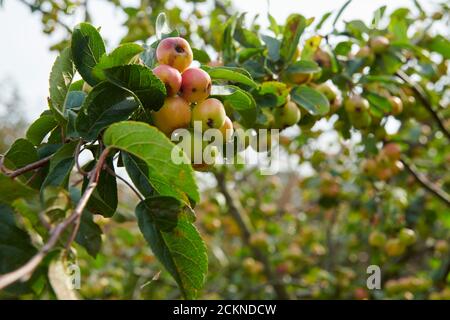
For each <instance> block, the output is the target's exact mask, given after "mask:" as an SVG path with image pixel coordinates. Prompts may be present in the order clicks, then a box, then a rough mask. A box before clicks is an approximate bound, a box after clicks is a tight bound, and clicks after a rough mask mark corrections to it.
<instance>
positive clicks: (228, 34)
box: [221, 16, 236, 63]
mask: <svg viewBox="0 0 450 320" xmlns="http://www.w3.org/2000/svg"><path fill="white" fill-rule="evenodd" d="M235 27H236V16H232V17H230V18H229V19H228V21H227V22H226V24H225V29H224V31H223V35H222V50H221V51H222V57H223V60H224V62H225V63H229V62H231V61H233V60H234V57H235V56H236V49H235V48H234V45H233V34H234V29H235Z"/></svg>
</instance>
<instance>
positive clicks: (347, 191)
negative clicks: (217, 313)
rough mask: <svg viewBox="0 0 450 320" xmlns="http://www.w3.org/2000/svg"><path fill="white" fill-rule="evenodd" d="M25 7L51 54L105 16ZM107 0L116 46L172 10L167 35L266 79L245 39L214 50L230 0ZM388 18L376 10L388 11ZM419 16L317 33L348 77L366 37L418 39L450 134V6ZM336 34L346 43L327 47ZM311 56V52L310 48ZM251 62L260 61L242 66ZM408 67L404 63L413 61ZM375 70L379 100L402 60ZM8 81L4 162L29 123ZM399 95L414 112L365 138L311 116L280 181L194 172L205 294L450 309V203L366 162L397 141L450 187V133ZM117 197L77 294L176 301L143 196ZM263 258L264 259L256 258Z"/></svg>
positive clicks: (403, 92)
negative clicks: (126, 0)
mask: <svg viewBox="0 0 450 320" xmlns="http://www.w3.org/2000/svg"><path fill="white" fill-rule="evenodd" d="M19 1H21V2H22V3H23V4H24V5H26V6H28V7H30V9H31V11H32V12H34V13H35V14H38V15H40V16H41V18H42V28H43V29H42V30H43V32H45V33H48V34H52V33H54V32H59V34H61V39H60V41H58V42H57V43H55V44H54V45H53V46H52V48H51V49H52V50H60V49H61V48H63V47H65V46H66V45H67V40H66V39H68V38H69V32H70V29H71V28H72V26H70V25H67V21H68V20H70V17H71V16H73V15H82V16H83V17H84V20H86V21H90V20H91V17H92V15H95V14H101V13H98V12H90V11H89V0H84V1H70V0H19ZM104 1H108V2H110V3H111V5H113V6H116V7H117V8H118V9H119V10H123V11H124V12H125V13H126V15H127V20H126V21H125V23H124V26H123V28H124V29H125V30H126V35H125V36H124V37H123V38H122V39H121V42H133V41H139V42H147V41H148V39H149V38H152V37H155V32H156V30H155V20H156V17H157V15H158V14H159V13H160V12H165V13H166V15H167V17H168V20H169V21H170V25H171V26H172V27H173V28H176V29H178V30H179V31H180V33H181V34H182V35H183V37H185V38H187V39H188V40H189V41H190V42H191V44H192V45H193V47H195V48H203V49H205V50H206V51H207V52H208V53H210V54H211V56H212V57H214V59H216V57H217V59H218V60H221V61H220V62H221V63H222V62H225V63H226V64H229V65H233V64H235V63H242V65H244V67H246V68H247V69H248V70H249V71H250V72H251V73H252V75H253V76H254V77H255V78H256V79H259V80H264V79H265V80H268V79H267V78H266V77H267V75H266V73H265V71H263V73H262V74H261V73H258V72H259V71H261V70H262V69H263V68H264V67H266V66H262V65H260V64H258V63H259V58H260V57H259V56H258V53H256V54H254V55H250V53H249V50H247V51H245V48H244V47H245V46H242V43H243V39H242V37H241V38H236V33H234V36H235V39H234V40H232V42H233V43H234V45H233V46H235V47H234V51H233V52H236V53H237V57H231V58H230V57H228V56H224V55H222V56H218V55H217V54H216V52H224V51H226V48H227V47H226V46H229V45H230V44H229V43H225V44H224V41H225V40H224V39H226V37H224V36H223V35H224V32H225V31H226V30H225V29H226V28H227V27H228V26H229V24H227V23H226V22H227V21H228V19H229V18H230V17H231V16H233V14H235V13H236V12H235V10H234V8H233V4H232V2H231V1H220V0H215V1H210V0H203V1H202V0H195V1H178V2H177V3H182V5H181V6H180V5H176V4H174V3H172V2H168V1H164V0H141V1H140V2H139V5H137V6H134V7H128V6H124V5H123V4H122V2H121V1H120V0H111V1H110V0H104ZM416 5H417V3H416ZM181 8H182V9H181ZM385 9H386V8H384V9H380V10H381V11H382V12H383V13H384V11H385ZM381 11H380V12H381ZM416 11H417V12H418V15H417V16H416V18H414V19H413V18H412V16H410V14H409V10H408V9H405V8H403V9H398V10H396V11H394V12H389V13H390V20H389V21H390V22H389V23H388V25H387V27H386V28H385V29H379V30H378V29H376V27H375V24H374V25H373V26H371V28H372V29H371V31H368V30H367V29H368V27H367V26H366V25H365V24H364V23H362V22H361V21H359V20H355V21H349V22H346V24H345V29H344V30H334V31H333V32H334V34H330V35H329V38H328V37H327V35H325V34H321V31H320V23H319V22H320V17H318V18H317V20H316V21H315V26H318V28H316V30H315V31H314V32H315V33H316V34H321V35H322V36H324V38H325V40H326V42H327V45H325V46H323V50H329V48H330V47H331V46H329V45H328V40H330V41H335V43H333V45H332V47H333V48H334V52H333V54H334V55H335V57H337V59H338V58H339V57H341V58H342V57H346V59H347V60H345V59H344V61H345V62H344V67H343V68H344V69H343V70H349V69H352V70H353V69H358V66H355V65H352V61H354V59H352V58H354V56H352V55H351V54H352V52H354V50H352V47H353V46H354V45H358V46H360V47H362V46H363V44H364V42H365V41H367V37H366V35H367V34H368V33H371V34H373V33H375V34H376V33H379V34H385V33H388V34H390V35H391V37H393V38H394V39H395V37H397V39H395V40H406V41H409V40H408V39H400V38H399V37H405V35H407V36H408V37H410V38H411V39H412V40H411V42H408V43H409V44H410V45H414V47H415V48H420V49H421V50H420V52H417V53H416V55H415V56H414V57H413V56H411V57H410V58H411V61H413V64H411V66H410V69H409V71H410V73H416V74H419V75H420V77H418V79H419V81H420V84H421V85H423V86H424V87H425V88H427V89H428V92H429V97H430V100H431V101H432V102H433V104H434V105H437V104H438V103H439V104H440V105H441V106H442V108H441V109H440V110H439V112H442V118H443V119H444V125H446V126H447V128H448V125H449V119H450V117H449V113H450V111H449V108H448V103H449V96H448V85H449V78H448V71H447V65H448V55H449V51H448V28H447V30H444V29H442V28H440V29H439V28H437V29H438V30H436V27H435V26H436V24H437V25H438V26H445V25H446V26H448V23H449V20H448V19H449V16H448V7H447V5H445V4H443V5H441V6H437V7H436V10H435V11H434V12H425V11H424V10H422V9H421V7H420V5H417V7H416ZM380 12H378V14H380ZM247 18H248V17H247ZM267 19H269V21H270V30H271V32H272V34H273V35H275V36H276V35H277V33H279V32H280V30H281V28H282V24H284V22H276V21H274V19H273V18H272V17H270V16H269V17H267ZM247 20H248V21H250V23H247V26H246V29H245V30H246V32H244V35H245V36H244V42H245V40H249V39H250V40H249V41H251V39H252V36H251V35H249V33H248V32H250V33H251V34H256V33H257V32H258V31H259V30H260V29H261V28H260V26H259V25H258V23H257V22H256V20H252V19H247ZM241 22H242V21H241ZM279 23H281V25H280V24H279ZM374 23H377V22H376V21H375V22H374ZM413 23H414V26H415V29H414V30H412V31H411V29H410V32H409V33H406V31H405V28H406V30H408V25H409V24H413ZM405 24H406V25H405ZM247 31H248V32H247ZM331 35H333V36H335V39H340V38H339V37H344V39H343V40H342V41H341V40H332V37H331ZM241 36H242V34H241ZM258 41H259V40H258ZM305 46H306V44H304V43H303V44H302V48H301V49H303V50H304V47H305ZM247 49H248V48H247ZM401 50H403V49H402V48H401ZM303 52H304V51H303ZM327 52H328V51H327ZM244 53H246V54H249V55H250V56H251V58H249V59H246V58H245V57H246V56H245V55H244ZM328 54H329V52H328ZM438 54H440V56H438ZM394 55H395V54H394ZM327 57H328V56H327ZM315 58H316V61H317V62H318V63H319V64H321V66H322V67H325V68H324V70H330V69H332V66H331V65H330V63H335V62H334V61H333V60H331V61H330V60H329V58H326V59H325V61H324V60H322V59H321V57H320V56H316V57H315ZM406 58H408V57H406ZM402 59H403V58H402ZM227 60H228V61H227ZM341 60H342V59H341ZM336 61H337V60H336ZM400 63H401V64H407V63H408V60H400ZM374 66H375V67H373V68H372V71H371V75H372V76H373V77H374V78H373V80H374V81H371V82H368V83H367V84H365V85H364V86H363V87H364V88H365V89H366V90H369V91H372V92H377V93H379V94H382V93H383V90H386V87H385V86H380V83H381V82H383V81H381V80H386V79H385V78H383V76H384V74H385V73H386V68H388V69H389V68H390V69H393V71H395V70H396V68H398V62H395V56H394V57H393V56H385V57H384V58H383V60H380V61H377V63H375V64H374ZM377 66H378V67H377ZM377 68H378V69H377ZM325 72H326V71H325ZM377 73H378V75H380V77H379V78H376V76H377ZM350 75H351V74H350ZM327 76H329V75H326V74H325V75H324V77H327ZM347 78H348V77H347ZM347 78H346V74H345V73H341V74H340V75H339V76H336V77H335V78H333V80H334V82H335V83H337V84H338V85H339V87H340V88H345V87H347V88H348V86H350V89H349V90H350V91H352V88H351V81H348V79H347ZM388 80H389V79H388ZM388 80H386V82H387V83H388V84H389V81H388ZM414 80H417V79H414ZM7 83H8V81H3V82H2V88H1V89H0V105H1V107H2V109H3V110H4V111H3V113H2V114H0V121H1V122H2V127H1V128H2V129H1V133H0V152H4V151H5V149H6V148H7V146H8V145H10V144H11V142H12V141H13V140H14V138H15V137H17V136H21V135H23V132H21V131H20V130H21V128H23V121H24V120H22V119H21V118H20V113H17V112H16V113H14V112H11V110H12V109H13V108H16V109H15V110H17V108H18V107H19V106H20V99H18V98H17V95H18V93H17V92H16V91H15V90H14V87H9V88H6V89H4V86H5V85H6V84H7ZM387 87H389V86H388V85H387ZM393 90H394V91H396V93H397V95H400V96H401V97H402V99H403V101H405V102H404V104H405V111H404V112H403V113H402V114H401V115H400V116H398V117H397V119H396V121H394V120H393V119H391V120H388V119H387V118H385V119H384V120H383V122H382V125H380V123H381V120H380V122H377V123H375V124H373V125H372V128H371V130H370V131H367V132H364V128H362V129H363V130H362V132H360V133H355V132H351V131H350V130H349V128H348V127H347V128H342V126H343V122H342V121H336V116H335V115H333V114H330V115H328V116H327V117H326V118H324V119H323V120H321V121H316V120H318V119H315V118H314V117H312V116H310V115H306V116H305V117H303V119H302V120H301V121H302V122H301V123H300V130H288V131H287V132H285V134H284V135H283V136H282V137H281V141H280V144H281V147H282V155H283V157H285V158H286V159H290V161H293V162H294V163H295V165H294V166H292V167H290V168H288V169H287V170H283V171H281V172H280V173H279V174H278V175H275V176H263V175H261V174H260V173H259V170H258V168H255V167H245V168H243V167H232V166H227V167H226V168H225V169H224V170H222V171H219V172H216V173H215V176H214V175H213V174H199V179H200V180H201V181H203V183H202V186H203V194H202V199H203V200H202V202H201V203H200V204H199V205H198V206H197V208H196V212H197V217H198V220H197V226H198V227H199V229H200V231H201V234H202V235H203V237H204V239H205V241H206V243H207V246H208V250H209V255H210V256H209V261H210V265H209V274H208V279H207V281H206V286H205V288H204V290H203V291H202V293H201V296H200V298H205V299H271V298H276V297H279V295H278V294H277V292H276V289H274V288H276V286H282V287H283V290H284V291H286V292H287V293H288V294H289V297H290V298H297V299H313V298H320V299H323V298H338V299H365V298H375V299H384V298H400V299H427V298H432V299H450V282H449V276H448V274H449V271H450V250H449V240H450V209H449V207H448V205H446V204H445V203H443V202H442V201H441V199H439V198H437V197H436V196H435V195H433V194H430V193H429V192H427V191H426V190H425V189H424V188H423V186H422V185H420V184H418V183H417V181H416V179H415V178H414V176H413V175H411V173H410V172H409V171H408V170H406V168H405V166H404V165H401V164H400V165H399V166H398V167H395V168H390V169H389V170H391V171H389V172H386V171H382V170H381V172H380V171H377V173H374V172H373V171H371V169H370V162H369V163H368V161H369V160H376V161H383V157H382V156H380V155H379V154H380V153H381V152H380V150H379V149H380V148H379V144H377V143H378V142H379V141H387V139H390V141H396V142H398V143H399V144H401V146H402V149H401V151H402V154H403V155H404V156H405V158H407V159H412V161H413V164H414V167H415V168H416V169H417V170H419V172H422V173H424V174H426V176H427V179H428V180H429V181H433V183H435V184H438V185H439V186H440V188H442V189H443V190H444V191H446V192H449V191H450V175H449V169H450V168H449V167H450V153H449V146H448V141H447V140H446V139H445V137H444V136H443V133H442V132H439V131H436V127H435V124H434V119H433V118H432V117H431V116H430V114H429V113H427V111H426V109H425V108H424V107H423V106H422V105H421V102H420V101H417V100H416V99H414V97H413V92H411V91H410V89H408V88H401V89H400V90H398V89H395V88H394V89H393ZM8 92H9V93H8ZM408 103H409V105H407V104H408ZM338 113H339V112H338ZM339 116H345V115H341V114H339ZM387 121H390V123H391V124H392V126H393V127H397V129H395V130H393V133H391V134H389V133H387V132H386V128H389V125H388V126H386V122H387ZM318 122H320V123H319V124H317V123H318ZM344 126H345V125H344ZM374 126H378V127H379V128H380V129H379V130H378V132H375V131H374V130H372V129H374ZM391 131H392V130H391ZM349 132H350V133H351V135H349ZM302 133H307V134H302ZM345 133H347V134H345ZM342 137H343V138H345V139H343V138H342ZM214 178H216V179H214ZM216 182H217V183H216ZM119 194H121V196H122V197H123V198H124V199H123V200H124V201H121V203H129V204H130V205H129V207H127V206H123V207H122V208H120V210H119V211H120V214H118V215H116V216H115V217H114V218H113V219H105V218H101V217H95V221H96V222H97V223H98V224H99V225H100V227H101V228H102V231H103V235H102V237H103V240H104V241H103V248H102V250H101V251H100V253H98V254H97V257H96V258H93V257H91V256H89V255H88V254H87V253H86V252H85V251H84V249H83V248H81V247H79V249H78V263H79V265H80V266H81V268H82V270H81V274H82V282H81V283H82V286H81V290H80V292H79V293H80V296H81V297H83V298H88V299H98V298H104V299H167V298H179V290H178V288H177V286H176V284H175V282H174V281H173V280H172V279H171V278H170V277H169V276H168V275H167V274H166V273H165V272H164V271H162V268H161V266H160V265H159V264H158V263H157V262H156V259H155V258H154V257H153V255H152V253H151V251H150V249H149V248H148V246H147V245H146V243H145V241H144V239H143V237H142V236H141V235H140V232H139V230H138V228H137V226H136V223H135V218H134V214H133V208H134V204H135V203H136V199H135V198H134V197H133V195H132V194H130V193H129V192H128V191H127V190H126V189H124V190H122V192H119ZM230 199H231V201H230ZM236 213H237V214H239V217H240V219H243V221H240V222H241V223H244V224H245V225H247V227H248V230H249V231H250V234H249V236H248V237H246V236H245V235H244V236H243V235H242V226H240V225H239V219H236ZM405 228H407V229H412V230H415V232H414V236H413V238H414V239H410V240H408V241H409V242H405V241H404V238H405V235H404V234H402V232H404V230H405ZM401 239H403V240H402V241H403V242H402V243H400V242H401V241H400V240H401ZM387 243H389V244H387ZM261 255H262V256H264V257H267V259H259V258H260V257H261ZM373 264H375V265H379V266H380V267H381V269H382V290H374V291H369V290H367V288H366V280H367V276H368V275H367V273H366V269H367V266H369V265H373ZM268 269H269V272H268ZM20 297H22V298H37V297H38V298H54V297H55V296H54V294H53V292H52V291H51V289H49V288H45V287H41V288H35V291H34V292H33V293H32V294H25V295H22V296H20Z"/></svg>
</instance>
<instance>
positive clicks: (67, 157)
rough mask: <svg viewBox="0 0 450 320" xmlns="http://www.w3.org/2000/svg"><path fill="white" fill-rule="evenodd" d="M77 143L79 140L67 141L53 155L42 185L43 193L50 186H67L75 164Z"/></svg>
mask: <svg viewBox="0 0 450 320" xmlns="http://www.w3.org/2000/svg"><path fill="white" fill-rule="evenodd" d="M77 144H78V141H71V142H69V143H66V144H64V145H63V146H62V147H61V148H60V149H59V150H58V151H56V153H55V154H54V155H53V157H52V159H51V160H50V167H49V171H48V174H47V177H45V180H44V182H43V183H42V186H41V193H42V192H43V191H44V189H45V188H46V187H48V186H53V187H59V186H61V187H65V188H67V185H68V183H69V176H70V172H71V171H72V168H73V166H74V164H75V158H74V154H75V148H76V146H77Z"/></svg>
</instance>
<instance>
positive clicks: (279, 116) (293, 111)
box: [273, 101, 301, 129]
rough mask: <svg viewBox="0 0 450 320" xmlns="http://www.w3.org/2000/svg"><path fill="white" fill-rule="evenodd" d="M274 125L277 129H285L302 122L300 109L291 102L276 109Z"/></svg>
mask: <svg viewBox="0 0 450 320" xmlns="http://www.w3.org/2000/svg"><path fill="white" fill-rule="evenodd" d="M273 115H274V124H275V127H276V128H280V129H284V128H286V127H290V126H293V125H294V124H296V123H297V122H299V121H300V117H301V114H300V109H299V108H298V106H297V104H295V102H292V101H289V102H287V103H286V104H285V105H284V106H282V107H279V108H275V111H274V114H273Z"/></svg>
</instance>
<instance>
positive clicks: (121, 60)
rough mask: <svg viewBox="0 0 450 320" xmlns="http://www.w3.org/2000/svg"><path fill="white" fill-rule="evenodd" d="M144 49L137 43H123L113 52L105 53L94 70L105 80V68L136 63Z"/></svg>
mask: <svg viewBox="0 0 450 320" xmlns="http://www.w3.org/2000/svg"><path fill="white" fill-rule="evenodd" d="M143 51H144V48H142V47H141V46H140V45H138V44H135V43H124V44H121V45H120V46H118V47H117V48H116V49H114V50H113V51H112V52H111V53H109V54H104V55H103V56H102V57H101V58H100V61H99V62H98V63H97V65H96V66H95V67H94V69H93V70H92V72H93V74H94V76H96V77H97V78H98V79H101V80H105V79H106V77H105V74H104V73H103V70H105V69H109V68H113V67H118V66H124V65H127V64H130V63H134V62H136V61H137V58H138V56H139V55H140V54H141V53H142V52H143Z"/></svg>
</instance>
